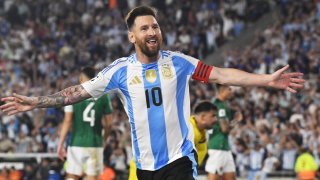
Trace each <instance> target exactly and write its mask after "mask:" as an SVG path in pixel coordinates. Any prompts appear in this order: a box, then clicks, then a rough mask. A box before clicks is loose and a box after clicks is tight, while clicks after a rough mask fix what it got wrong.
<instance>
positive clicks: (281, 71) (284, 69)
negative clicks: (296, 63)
mask: <svg viewBox="0 0 320 180" xmlns="http://www.w3.org/2000/svg"><path fill="white" fill-rule="evenodd" d="M288 68H289V65H286V66H284V67H283V68H281V69H279V70H278V71H277V72H278V73H280V74H282V73H283V72H284V71H286V70H287V69H288Z"/></svg>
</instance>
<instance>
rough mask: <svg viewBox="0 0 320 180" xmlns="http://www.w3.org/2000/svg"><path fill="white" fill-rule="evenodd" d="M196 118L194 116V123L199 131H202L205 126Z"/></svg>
mask: <svg viewBox="0 0 320 180" xmlns="http://www.w3.org/2000/svg"><path fill="white" fill-rule="evenodd" d="M197 118H198V117H196V116H194V120H195V122H196V125H197V127H198V129H199V131H202V130H204V129H205V127H204V125H203V124H200V123H198V121H197Z"/></svg>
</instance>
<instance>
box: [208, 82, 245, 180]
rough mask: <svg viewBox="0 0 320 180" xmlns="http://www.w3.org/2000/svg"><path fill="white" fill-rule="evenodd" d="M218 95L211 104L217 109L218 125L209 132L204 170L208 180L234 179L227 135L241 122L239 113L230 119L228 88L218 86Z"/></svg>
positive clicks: (233, 166)
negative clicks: (207, 156)
mask: <svg viewBox="0 0 320 180" xmlns="http://www.w3.org/2000/svg"><path fill="white" fill-rule="evenodd" d="M217 87H218V88H217V89H218V91H217V92H218V93H217V96H216V98H215V99H214V100H213V104H214V105H215V106H216V107H217V108H218V123H215V124H214V125H213V128H212V132H210V136H209V146H208V155H209V158H208V160H207V163H206V166H205V170H206V171H207V172H208V179H209V180H218V179H219V177H220V176H221V177H223V179H225V180H235V179H236V174H235V171H236V168H235V164H234V160H233V156H232V152H231V150H230V147H229V140H228V135H229V132H230V130H231V129H232V128H233V126H234V125H235V124H236V123H238V122H240V121H241V120H242V118H243V117H242V114H241V113H240V112H236V113H235V117H234V119H233V120H232V119H231V110H230V109H229V107H228V105H227V102H226V101H227V100H228V99H229V98H230V97H231V96H232V90H231V87H230V86H225V85H218V86H217Z"/></svg>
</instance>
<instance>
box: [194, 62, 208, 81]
mask: <svg viewBox="0 0 320 180" xmlns="http://www.w3.org/2000/svg"><path fill="white" fill-rule="evenodd" d="M211 70H212V66H209V65H206V64H203V63H202V62H201V61H199V62H198V64H197V67H196V69H195V71H194V73H193V75H192V79H194V80H197V81H201V82H203V83H205V84H208V81H209V76H210V73H211Z"/></svg>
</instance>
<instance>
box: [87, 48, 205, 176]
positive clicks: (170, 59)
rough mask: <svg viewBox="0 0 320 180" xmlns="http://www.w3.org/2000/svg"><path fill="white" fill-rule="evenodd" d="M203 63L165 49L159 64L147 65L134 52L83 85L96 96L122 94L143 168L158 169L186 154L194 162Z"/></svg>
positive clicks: (138, 160) (136, 151)
mask: <svg viewBox="0 0 320 180" xmlns="http://www.w3.org/2000/svg"><path fill="white" fill-rule="evenodd" d="M198 62H199V60H197V59H195V58H193V57H190V56H187V55H184V54H181V53H177V52H171V51H160V58H159V59H158V61H156V62H154V63H150V64H142V63H140V62H139V61H138V60H137V57H136V54H133V55H131V56H129V57H125V58H120V59H118V60H116V61H114V62H113V63H112V64H110V65H109V66H108V67H106V68H105V69H104V70H102V71H101V72H99V74H98V75H97V76H96V77H95V78H93V79H92V80H90V81H87V82H85V83H84V84H82V85H83V87H84V88H85V90H86V91H87V92H88V93H89V94H90V95H91V96H92V97H95V98H98V97H100V96H101V95H103V94H104V93H106V92H108V91H110V90H116V91H118V93H119V96H120V99H121V101H122V103H123V105H124V108H125V111H126V113H127V114H128V117H129V121H130V125H131V133H132V134H131V135H132V145H133V146H132V149H133V154H134V159H135V160H136V165H137V168H139V169H142V170H149V171H154V170H157V169H160V168H161V167H163V166H165V165H167V164H169V163H171V162H173V161H174V160H177V159H179V158H181V157H183V156H189V158H190V154H192V151H193V149H195V148H194V143H193V136H194V135H193V129H192V125H191V123H190V97H189V79H190V77H191V76H192V74H193V73H194V71H195V69H196V67H197V64H198ZM191 159H192V158H191ZM193 161H195V160H194V159H193Z"/></svg>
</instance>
